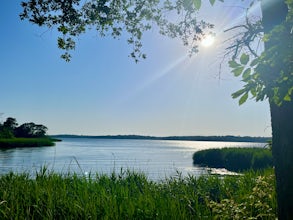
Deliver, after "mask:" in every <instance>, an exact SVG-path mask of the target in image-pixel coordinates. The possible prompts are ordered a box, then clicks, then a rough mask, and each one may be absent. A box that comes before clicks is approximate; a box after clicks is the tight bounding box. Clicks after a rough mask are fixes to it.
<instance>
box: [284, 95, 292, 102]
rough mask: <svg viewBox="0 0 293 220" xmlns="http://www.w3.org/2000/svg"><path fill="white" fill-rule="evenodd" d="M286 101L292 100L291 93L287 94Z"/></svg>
mask: <svg viewBox="0 0 293 220" xmlns="http://www.w3.org/2000/svg"><path fill="white" fill-rule="evenodd" d="M284 101H287V102H290V101H291V97H290V95H289V94H287V95H286V96H285V97H284Z"/></svg>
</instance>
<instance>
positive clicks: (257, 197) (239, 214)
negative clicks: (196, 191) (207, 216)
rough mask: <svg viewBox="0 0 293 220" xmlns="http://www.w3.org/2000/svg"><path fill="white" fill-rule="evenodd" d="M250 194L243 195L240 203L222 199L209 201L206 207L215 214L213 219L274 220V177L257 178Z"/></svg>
mask: <svg viewBox="0 0 293 220" xmlns="http://www.w3.org/2000/svg"><path fill="white" fill-rule="evenodd" d="M255 183H256V184H255V186H254V187H253V189H252V193H251V194H247V195H245V196H244V197H243V198H242V199H243V200H242V201H241V203H238V202H236V201H235V200H234V199H223V200H221V201H220V202H214V201H210V202H209V204H208V206H209V207H210V208H211V209H212V212H213V213H214V214H215V216H214V219H250V220H253V219H255V220H256V219H276V217H277V216H276V210H275V209H274V208H273V204H272V203H275V201H274V200H272V197H274V196H275V195H274V194H275V191H274V188H273V187H271V183H274V176H273V175H268V176H258V177H257V178H256V179H255Z"/></svg>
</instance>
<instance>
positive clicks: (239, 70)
mask: <svg viewBox="0 0 293 220" xmlns="http://www.w3.org/2000/svg"><path fill="white" fill-rule="evenodd" d="M243 70H244V67H243V66H241V67H238V68H235V69H234V70H232V72H233V73H234V76H236V77H237V76H240V75H241V74H242V72H243Z"/></svg>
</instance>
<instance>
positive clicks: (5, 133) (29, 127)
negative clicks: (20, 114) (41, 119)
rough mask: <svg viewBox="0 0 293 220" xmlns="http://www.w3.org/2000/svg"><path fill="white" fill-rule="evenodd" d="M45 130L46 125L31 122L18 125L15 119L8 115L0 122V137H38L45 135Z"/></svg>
mask: <svg viewBox="0 0 293 220" xmlns="http://www.w3.org/2000/svg"><path fill="white" fill-rule="evenodd" d="M47 130H48V128H47V127H46V126H44V125H39V124H35V123H33V122H29V123H24V124H22V125H20V126H18V123H17V121H16V119H15V118H11V117H9V118H7V119H6V121H5V122H4V123H0V138H14V137H21V138H39V137H44V136H46V132H47Z"/></svg>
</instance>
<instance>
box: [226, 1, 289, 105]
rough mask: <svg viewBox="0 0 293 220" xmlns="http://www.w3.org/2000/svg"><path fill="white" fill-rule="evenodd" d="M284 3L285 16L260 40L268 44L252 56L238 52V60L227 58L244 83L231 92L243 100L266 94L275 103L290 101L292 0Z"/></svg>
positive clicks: (264, 96) (261, 98)
mask: <svg viewBox="0 0 293 220" xmlns="http://www.w3.org/2000/svg"><path fill="white" fill-rule="evenodd" d="M286 3H287V4H288V8H289V11H288V15H287V18H286V20H285V21H284V22H283V23H282V24H280V25H278V26H275V27H274V28H273V30H272V31H270V32H269V33H267V34H266V35H265V36H264V38H263V41H264V42H265V43H266V44H268V45H272V46H271V47H269V48H268V49H266V50H265V51H263V52H262V53H261V55H260V56H257V57H255V54H251V53H250V54H249V53H242V55H241V56H240V58H239V59H238V61H237V60H236V59H233V60H231V61H230V62H229V66H230V67H231V68H232V72H233V73H234V75H235V76H236V77H239V76H241V77H242V81H243V82H244V87H243V88H242V89H240V90H238V91H237V92H235V93H233V94H232V97H233V98H239V104H240V105H241V104H243V103H244V102H245V101H246V100H247V99H248V97H249V96H251V97H252V98H254V99H255V100H256V101H263V100H264V99H265V98H269V99H270V101H272V102H274V103H275V104H277V105H281V104H282V103H283V102H290V101H292V100H291V99H292V97H293V73H292V69H293V62H292V60H293V53H292V51H293V32H292V27H293V1H292V0H288V1H286Z"/></svg>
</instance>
